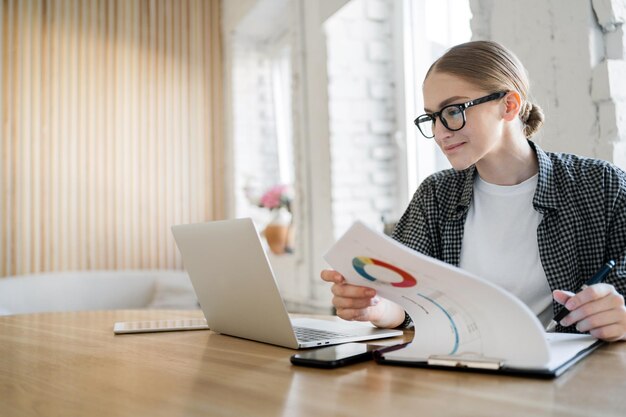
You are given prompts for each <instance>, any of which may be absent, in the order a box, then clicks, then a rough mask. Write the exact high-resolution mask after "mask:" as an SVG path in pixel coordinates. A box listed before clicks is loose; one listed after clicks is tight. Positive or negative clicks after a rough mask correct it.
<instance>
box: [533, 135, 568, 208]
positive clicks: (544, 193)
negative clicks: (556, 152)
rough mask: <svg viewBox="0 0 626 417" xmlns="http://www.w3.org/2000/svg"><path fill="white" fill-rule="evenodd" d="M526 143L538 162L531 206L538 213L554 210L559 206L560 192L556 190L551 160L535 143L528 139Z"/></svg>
mask: <svg viewBox="0 0 626 417" xmlns="http://www.w3.org/2000/svg"><path fill="white" fill-rule="evenodd" d="M528 144H529V145H530V147H531V148H533V150H534V151H535V154H536V155H537V162H538V163H539V176H538V178H537V190H536V191H535V196H534V197H533V206H534V207H535V210H537V211H538V212H540V213H543V212H544V211H546V210H556V209H558V208H559V207H560V205H561V201H560V194H559V193H557V192H556V190H557V189H558V187H557V182H556V178H555V172H554V165H553V164H552V160H551V159H550V157H549V156H548V155H547V154H546V153H545V152H544V151H543V150H542V149H541V148H540V147H539V146H538V145H537V144H535V143H534V142H531V141H528Z"/></svg>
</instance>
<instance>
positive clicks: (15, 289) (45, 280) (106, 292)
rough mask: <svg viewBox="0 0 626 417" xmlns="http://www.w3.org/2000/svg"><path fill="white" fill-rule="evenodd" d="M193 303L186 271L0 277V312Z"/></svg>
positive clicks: (188, 306)
mask: <svg viewBox="0 0 626 417" xmlns="http://www.w3.org/2000/svg"><path fill="white" fill-rule="evenodd" d="M136 308H166V309H167V308H175V309H194V308H198V302H197V298H196V294H195V292H194V290H193V287H192V285H191V282H190V281H189V277H188V276H187V273H186V272H185V271H176V270H120V271H109V270H100V271H71V272H51V273H42V274H32V275H20V276H14V277H7V278H0V315H8V314H23V313H35V312H44V311H77V310H110V309H136Z"/></svg>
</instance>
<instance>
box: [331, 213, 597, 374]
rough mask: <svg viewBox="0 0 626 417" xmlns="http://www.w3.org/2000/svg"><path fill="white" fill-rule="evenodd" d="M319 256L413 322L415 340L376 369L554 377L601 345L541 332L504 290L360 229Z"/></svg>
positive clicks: (357, 226) (358, 225) (582, 338)
mask: <svg viewBox="0 0 626 417" xmlns="http://www.w3.org/2000/svg"><path fill="white" fill-rule="evenodd" d="M324 258H325V259H326V261H327V262H328V263H329V264H330V265H331V266H332V267H333V268H334V269H336V270H337V271H339V272H340V273H341V274H343V275H344V276H345V277H346V280H347V281H348V282H350V283H353V284H356V285H363V286H368V287H372V288H375V289H376V290H377V292H378V293H379V294H380V295H381V296H382V297H385V298H387V299H390V300H392V301H394V302H396V303H398V304H400V305H401V306H402V307H403V308H404V309H405V311H406V312H407V313H408V314H409V315H410V316H411V318H412V319H413V322H414V325H415V338H414V340H413V342H412V343H410V344H408V345H406V346H403V347H401V348H397V347H396V348H395V349H392V350H389V351H387V352H381V353H380V354H379V355H378V360H379V362H380V363H388V364H401V365H408V366H431V367H439V368H443V369H446V368H453V369H457V370H458V369H466V370H482V371H495V372H505V373H520V374H535V375H536V376H545V377H554V376H558V375H560V374H561V373H562V372H564V371H565V370H566V369H567V368H568V367H569V366H571V365H572V364H573V363H576V362H577V361H579V360H580V359H582V358H583V357H584V356H586V355H587V354H588V353H589V352H591V351H593V350H594V349H595V348H596V347H598V346H599V345H600V344H601V342H599V341H598V340H596V339H594V338H593V337H591V336H589V335H580V334H555V333H546V332H545V330H544V328H543V327H542V326H541V323H540V322H539V320H538V319H537V317H536V316H535V315H534V314H533V312H532V311H531V310H530V309H529V308H528V307H527V306H526V305H525V304H524V303H523V302H522V301H520V300H519V299H518V298H516V297H515V296H514V295H512V294H511V293H509V292H508V291H506V290H504V289H502V288H500V287H498V286H496V285H494V284H492V283H490V282H488V281H486V280H484V279H481V278H479V277H477V276H474V275H472V274H470V273H468V272H466V271H463V270H461V269H460V268H457V267H454V266H452V265H449V264H446V263H444V262H441V261H439V260H436V259H434V258H431V257H428V256H425V255H422V254H420V253H418V252H416V251H414V250H411V249H409V248H407V247H406V246H403V245H402V244H400V243H399V242H396V241H395V240H393V239H391V238H389V237H387V236H385V235H383V234H382V233H379V232H376V231H373V230H371V229H369V228H368V227H367V226H365V225H364V224H362V223H355V224H354V225H353V226H352V227H351V228H350V229H349V230H348V231H347V232H346V233H345V234H344V235H343V236H342V237H341V238H340V239H339V241H337V243H336V244H335V245H334V246H333V247H332V248H331V249H330V250H329V251H328V253H327V254H326V255H325V256H324Z"/></svg>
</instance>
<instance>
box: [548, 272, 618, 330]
mask: <svg viewBox="0 0 626 417" xmlns="http://www.w3.org/2000/svg"><path fill="white" fill-rule="evenodd" d="M614 266H615V261H608V262H607V263H605V264H604V265H603V266H602V268H600V270H599V271H598V272H596V274H595V275H594V276H592V277H591V278H589V279H588V280H587V282H585V283H584V284H583V286H582V287H580V290H578V292H580V291H582V290H584V289H585V288H587V287H589V286H591V285H593V284H598V283H600V282H602V281H604V279H605V278H606V277H607V276H608V275H609V272H611V269H613V267H614ZM569 313H570V311H569V310H568V309H566V308H565V306H563V307H562V308H561V310H559V312H558V313H556V316H554V318H553V319H552V321H551V322H550V324H548V327H546V331H547V332H551V331H552V330H554V328H555V327H556V325H557V324H558V323H559V322H560V321H561V320H563V319H564V318H565V316H567V315H568V314H569Z"/></svg>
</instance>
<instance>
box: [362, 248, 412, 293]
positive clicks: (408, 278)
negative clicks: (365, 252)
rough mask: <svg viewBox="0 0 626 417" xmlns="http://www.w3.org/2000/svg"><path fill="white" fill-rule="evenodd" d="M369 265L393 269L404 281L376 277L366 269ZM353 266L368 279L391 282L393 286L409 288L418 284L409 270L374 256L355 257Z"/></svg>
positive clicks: (385, 282)
mask: <svg viewBox="0 0 626 417" xmlns="http://www.w3.org/2000/svg"><path fill="white" fill-rule="evenodd" d="M368 265H376V266H379V267H381V268H385V269H389V270H390V271H393V272H395V273H396V274H398V275H399V276H400V277H401V278H402V281H400V282H390V281H388V280H386V279H384V278H382V277H375V276H373V275H372V274H370V273H368V272H367V271H366V270H365V269H366V267H367V266H368ZM352 267H353V268H354V270H355V271H356V272H357V273H358V274H359V275H361V276H362V277H363V278H365V279H368V280H370V281H378V282H381V283H384V284H389V285H391V286H392V287H401V288H408V287H413V286H414V285H416V284H417V280H416V279H415V278H414V277H413V276H412V275H411V274H409V273H408V272H406V271H404V270H402V269H400V268H398V267H397V266H393V265H391V264H388V263H387V262H383V261H381V260H378V259H374V258H369V257H367V256H357V257H355V258H353V259H352Z"/></svg>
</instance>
